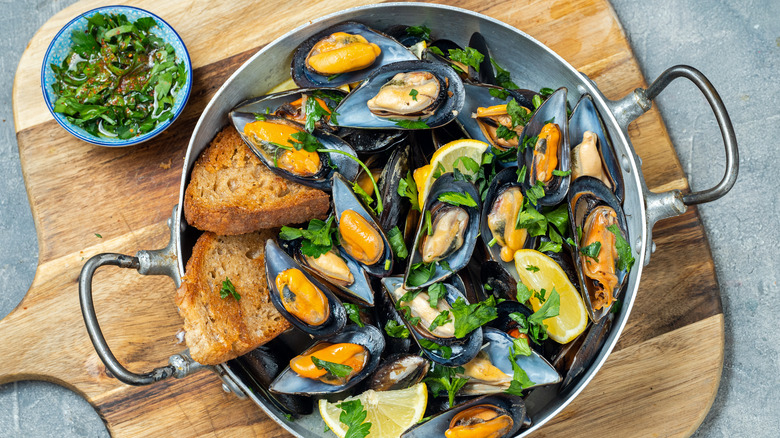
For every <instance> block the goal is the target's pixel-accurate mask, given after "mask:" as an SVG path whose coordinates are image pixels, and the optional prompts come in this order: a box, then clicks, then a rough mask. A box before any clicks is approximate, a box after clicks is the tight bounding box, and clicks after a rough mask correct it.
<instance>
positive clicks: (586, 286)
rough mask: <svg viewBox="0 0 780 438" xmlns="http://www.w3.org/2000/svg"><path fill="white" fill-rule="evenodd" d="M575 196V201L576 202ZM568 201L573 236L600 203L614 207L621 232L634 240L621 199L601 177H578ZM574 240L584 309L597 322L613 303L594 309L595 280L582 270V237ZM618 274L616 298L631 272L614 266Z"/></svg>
mask: <svg viewBox="0 0 780 438" xmlns="http://www.w3.org/2000/svg"><path fill="white" fill-rule="evenodd" d="M575 199H576V204H574V202H573V201H574V200H575ZM568 201H569V223H570V225H571V232H572V234H571V235H572V236H577V234H578V233H577V227H582V226H584V224H585V219H587V217H588V215H589V214H590V212H591V211H592V210H593V209H594V208H596V207H598V206H600V205H606V206H609V207H611V208H612V209H613V210H615V213H616V214H617V224H618V228H620V230H621V231H622V233H623V238H624V239H626V241H627V242H630V241H631V240H630V238H629V235H628V227H627V225H626V216H625V214H623V209H622V208H621V207H620V201H618V199H617V197H615V195H614V193H612V191H611V190H609V188H607V186H605V185H604V183H602V182H601V181H600V180H598V179H596V178H593V177H590V176H583V177H580V178H577V180H576V181H574V182H573V183H572V185H571V189H570V190H569V196H568ZM574 240H575V243H576V246H575V248H574V250H573V254H574V261H575V263H576V265H577V274H578V276H579V279H580V285H581V286H582V287H581V288H580V293H581V294H582V299H583V300H585V308H586V309H587V310H588V315H589V316H590V319H591V320H592V321H593V322H594V323H598V322H599V321H601V319H602V318H603V317H604V316H605V315H606V314H608V313H609V311H610V308H611V306H609V307H603V308H601V309H598V310H596V309H594V308H593V303H592V302H591V292H590V290H591V289H592V288H593V282H592V280H591V279H589V278H587V277H586V276H585V274H584V273H583V269H582V257H580V255H579V254H580V241H579V240H580V239H578V238H576V237H575V239H574ZM616 261H617V259H616ZM615 274H616V275H617V277H618V284H617V285H616V286H615V288H614V290H613V296H614V298H619V297H620V293H621V292H622V290H623V288H624V287H625V285H626V283H627V282H628V272H626V271H619V270H618V269H617V267H615Z"/></svg>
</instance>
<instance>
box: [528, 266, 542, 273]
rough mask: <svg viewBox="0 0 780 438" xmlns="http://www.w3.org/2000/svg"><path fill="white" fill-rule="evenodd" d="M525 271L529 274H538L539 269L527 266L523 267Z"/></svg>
mask: <svg viewBox="0 0 780 438" xmlns="http://www.w3.org/2000/svg"><path fill="white" fill-rule="evenodd" d="M525 270H526V271H530V272H539V267H538V266H534V265H528V266H526V267H525Z"/></svg>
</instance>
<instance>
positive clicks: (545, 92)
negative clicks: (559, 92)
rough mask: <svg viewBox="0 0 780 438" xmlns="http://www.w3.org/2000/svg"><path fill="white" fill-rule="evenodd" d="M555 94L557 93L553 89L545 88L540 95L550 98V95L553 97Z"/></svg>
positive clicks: (540, 91)
mask: <svg viewBox="0 0 780 438" xmlns="http://www.w3.org/2000/svg"><path fill="white" fill-rule="evenodd" d="M553 93H555V90H553V89H552V88H547V87H545V88H542V89H541V90H539V94H541V95H542V96H544V97H547V96H549V95H551V94H553Z"/></svg>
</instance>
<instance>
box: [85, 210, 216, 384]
mask: <svg viewBox="0 0 780 438" xmlns="http://www.w3.org/2000/svg"><path fill="white" fill-rule="evenodd" d="M175 216H176V208H174V210H173V217H172V218H171V219H169V221H168V226H169V228H171V240H170V242H169V243H168V246H167V247H166V248H164V249H160V250H155V251H139V252H138V255H137V256H136V257H132V256H128V255H124V254H115V253H103V254H98V255H96V256H93V257H91V258H90V259H89V260H87V262H86V263H84V267H83V268H81V273H80V274H79V301H80V303H81V314H82V316H83V317H84V324H85V325H86V326H87V333H88V334H89V338H90V340H91V341H92V345H93V346H94V347H95V351H96V352H97V354H98V357H100V359H101V360H102V361H103V364H105V366H106V369H107V370H108V371H109V372H110V373H111V374H113V375H114V377H116V378H117V379H119V380H120V381H122V382H124V383H126V384H128V385H136V386H138V385H149V384H151V383H155V382H159V381H160V380H163V379H166V378H168V377H171V376H174V377H177V378H181V377H184V376H186V375H188V374H190V373H191V372H194V371H196V370H199V369H201V368H204V367H205V366H204V365H201V364H199V363H197V362H195V361H194V360H192V358H191V357H190V355H189V352H188V351H184V352H183V353H181V354H174V355H173V356H171V357H170V358H169V360H168V362H169V364H168V365H167V366H164V367H158V368H155V369H154V370H152V371H150V372H147V373H142V374H137V373H133V372H132V371H129V370H128V369H127V368H125V367H124V366H122V364H120V363H119V361H118V360H117V359H116V357H115V356H114V354H113V353H112V352H111V349H110V348H109V346H108V344H107V343H106V339H105V338H104V337H103V332H102V331H101V330H100V324H99V323H98V320H97V314H96V313H95V306H94V303H93V301H92V277H93V276H94V275H95V271H97V269H98V268H99V267H101V266H119V267H120V268H133V269H137V270H138V272H139V273H141V274H142V275H168V276H170V277H171V278H172V279H173V280H174V282H175V283H176V285H177V286H178V285H179V283H180V277H179V274H178V270H177V268H176V255H175V249H174V244H175V242H176V239H178V233H177V232H176V231H177V230H174V229H173V227H172V224H173V223H175Z"/></svg>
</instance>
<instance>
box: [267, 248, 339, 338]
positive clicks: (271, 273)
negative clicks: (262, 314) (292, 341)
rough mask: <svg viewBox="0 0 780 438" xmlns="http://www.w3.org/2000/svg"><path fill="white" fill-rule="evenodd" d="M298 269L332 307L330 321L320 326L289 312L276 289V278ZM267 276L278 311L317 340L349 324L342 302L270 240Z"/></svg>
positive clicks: (270, 291)
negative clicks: (282, 273)
mask: <svg viewBox="0 0 780 438" xmlns="http://www.w3.org/2000/svg"><path fill="white" fill-rule="evenodd" d="M290 268H296V269H300V270H301V272H303V274H304V275H305V276H306V278H307V279H308V280H309V281H311V282H312V284H314V286H315V287H317V288H318V289H319V290H320V291H321V292H322V293H323V294H324V295H325V297H326V298H327V300H328V305H329V306H330V315H329V316H328V319H327V320H326V321H325V322H324V323H322V324H320V325H318V326H312V325H309V324H307V323H306V322H304V321H301V320H300V319H298V318H297V317H296V316H295V315H293V314H291V313H290V312H288V311H287V309H286V308H285V307H284V304H282V300H281V298H279V296H280V291H279V290H277V289H276V276H277V275H279V274H280V273H281V272H283V271H285V270H286V269H290ZM265 275H266V280H267V281H268V290H269V295H270V296H271V302H272V303H273V304H274V307H276V310H278V311H279V313H281V314H282V316H284V317H285V318H287V320H289V321H290V323H292V325H294V326H295V327H296V328H298V329H300V330H302V331H304V332H306V333H308V334H310V335H312V336H313V337H315V338H323V337H326V336H330V335H332V334H334V333H338V332H339V331H341V329H343V328H344V326H345V325H346V323H347V314H346V311H345V310H344V306H343V305H342V304H341V301H340V300H339V299H338V298H336V296H335V295H333V293H332V292H331V291H330V289H329V288H328V287H326V286H325V285H323V284H322V283H321V282H319V281H318V280H317V279H316V278H314V276H312V275H311V274H309V273H308V271H307V270H306V269H304V268H303V267H302V266H301V265H299V264H298V262H296V261H295V260H293V258H292V257H290V256H289V255H287V253H286V252H284V251H283V250H282V249H281V248H280V247H279V245H278V244H277V243H276V242H275V241H274V240H272V239H268V241H267V242H266V243H265Z"/></svg>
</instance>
